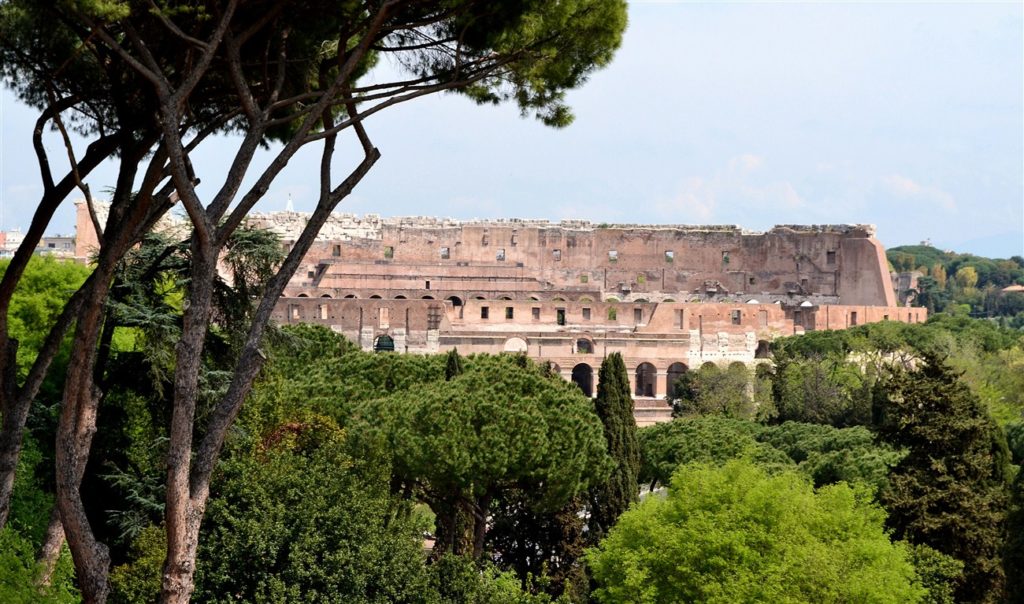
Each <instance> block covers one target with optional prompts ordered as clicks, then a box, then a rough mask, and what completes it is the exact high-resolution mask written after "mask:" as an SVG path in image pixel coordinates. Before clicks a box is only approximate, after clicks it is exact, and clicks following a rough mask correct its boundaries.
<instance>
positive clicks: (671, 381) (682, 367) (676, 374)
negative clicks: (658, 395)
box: [665, 363, 687, 394]
mask: <svg viewBox="0 0 1024 604" xmlns="http://www.w3.org/2000/svg"><path fill="white" fill-rule="evenodd" d="M686 369H687V368H686V363H672V364H671V365H669V366H668V371H667V374H668V376H667V378H666V381H665V392H668V393H669V394H671V393H672V387H673V386H675V384H676V382H678V381H679V378H681V377H683V375H684V374H685V373H686Z"/></svg>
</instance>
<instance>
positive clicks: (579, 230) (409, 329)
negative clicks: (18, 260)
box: [79, 208, 927, 424]
mask: <svg viewBox="0 0 1024 604" xmlns="http://www.w3.org/2000/svg"><path fill="white" fill-rule="evenodd" d="M80 210H81V208H80ZM79 214H80V215H79V229H80V230H79V233H82V232H83V230H82V229H86V230H88V229H90V225H91V223H90V222H89V220H88V217H87V216H85V217H84V221H83V216H82V212H81V211H80V213H79ZM307 217H308V215H306V214H303V213H299V212H275V213H271V214H257V215H254V216H253V217H252V218H251V220H250V222H251V223H252V224H253V225H255V226H260V227H264V228H268V229H271V230H273V231H275V232H277V233H278V234H279V235H280V236H281V238H282V241H283V245H284V246H285V247H286V248H287V247H288V246H290V245H291V243H292V242H294V240H295V238H296V237H297V236H298V233H299V231H300V230H301V229H302V227H303V226H304V225H305V221H306V220H307ZM79 241H83V242H85V241H87V238H82V237H79ZM926 317H927V311H926V310H925V309H923V308H912V307H907V306H898V305H897V302H896V298H895V296H894V294H893V287H892V279H891V277H890V274H889V271H888V268H887V262H886V259H885V253H884V250H883V248H882V245H881V244H880V243H879V242H878V240H877V239H875V238H874V228H873V227H872V226H867V225H827V226H795V225H785V226H776V227H775V228H773V229H771V230H770V231H767V232H764V233H753V232H747V231H744V230H742V229H740V228H738V227H735V226H685V225H657V226H652V225H606V224H600V225H597V224H592V223H589V222H585V221H562V222H560V223H549V222H547V221H538V220H498V221H469V222H460V221H454V220H443V219H435V218H424V217H413V218H381V217H379V216H376V215H367V216H362V217H358V216H355V215H350V214H336V215H334V216H333V217H332V218H331V220H330V221H329V222H328V224H327V225H326V226H325V227H324V229H323V230H322V231H321V233H320V235H319V237H318V239H317V242H316V243H315V244H314V247H313V248H312V249H311V250H310V252H309V254H307V256H306V258H305V260H304V261H303V264H302V267H301V268H300V270H299V271H298V272H297V273H296V275H295V277H294V278H293V279H292V281H291V283H290V284H289V287H288V288H287V290H286V292H285V296H284V297H283V298H282V299H281V302H280V303H279V304H278V306H277V309H276V310H275V313H274V320H276V321H277V322H279V323H282V324H288V323H295V322H306V323H318V324H322V325H325V326H329V327H330V328H331V329H333V330H334V331H336V332H338V333H341V334H343V335H345V337H346V338H348V339H350V340H351V341H353V342H356V343H358V345H359V346H361V347H362V348H363V349H364V350H375V349H376V350H381V349H387V350H390V349H392V348H393V349H394V350H396V351H399V352H407V353H437V352H446V351H448V350H450V349H452V348H458V350H459V352H460V353H462V354H471V353H483V352H486V353H500V352H524V353H526V354H527V355H528V356H529V357H531V358H533V359H535V360H537V361H539V362H550V363H552V364H553V366H554V367H555V368H556V370H557V371H558V372H559V373H560V374H561V375H562V376H563V377H564V378H565V379H567V380H572V381H573V382H575V383H577V384H578V385H579V386H580V388H581V389H582V390H583V391H584V392H585V393H587V394H588V395H592V394H593V393H594V392H595V390H596V380H597V368H598V367H599V366H600V363H601V359H602V358H603V357H604V356H605V355H606V354H608V353H611V352H620V353H622V355H623V357H624V359H625V361H626V366H627V368H628V369H629V372H630V380H631V385H632V388H633V392H634V395H635V398H636V403H637V419H638V422H639V423H641V424H644V423H649V422H652V421H657V420H659V419H664V418H666V417H667V407H666V406H665V404H664V397H665V395H666V393H667V392H668V389H669V386H670V384H671V383H672V381H673V380H674V379H675V378H676V377H678V375H680V374H681V373H682V372H684V371H687V370H688V369H689V368H691V367H698V366H700V365H701V364H703V363H708V362H711V363H716V364H721V365H728V364H729V363H733V362H741V363H745V364H752V363H755V362H757V360H758V359H759V358H764V357H766V356H767V349H768V342H769V341H771V340H772V339H774V338H776V337H780V336H785V335H793V334H799V333H803V332H804V331H809V330H820V329H844V328H847V327H850V326H853V325H859V324H863V323H871V322H876V321H882V320H892V321H903V322H921V321H924V320H925V319H926Z"/></svg>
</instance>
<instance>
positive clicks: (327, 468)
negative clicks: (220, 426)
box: [153, 417, 429, 604]
mask: <svg viewBox="0 0 1024 604" xmlns="http://www.w3.org/2000/svg"><path fill="white" fill-rule="evenodd" d="M365 454H366V452H365V451H363V452H362V454H361V455H365ZM222 471H223V473H224V476H223V480H222V481H221V483H220V486H219V488H218V492H217V495H216V496H215V497H214V498H212V499H211V501H210V510H209V514H208V518H207V523H208V526H209V529H208V531H207V533H206V540H205V542H204V545H203V547H202V548H201V549H200V555H199V569H198V575H199V576H198V587H197V592H196V596H195V597H196V599H197V600H199V601H203V602H234V601H239V600H242V601H264V602H296V603H298V602H339V601H342V600H344V601H346V602H365V603H371V602H378V603H381V604H384V603H389V602H419V601H423V600H424V599H425V598H424V595H423V594H422V592H424V591H425V590H426V588H427V586H428V584H429V580H428V578H427V576H426V573H425V568H424V566H423V558H422V556H423V553H422V534H423V529H424V524H423V519H422V518H419V517H418V516H416V515H396V514H395V513H394V510H395V502H394V501H393V498H392V496H391V494H390V493H389V491H388V478H389V474H390V471H389V466H388V464H387V460H386V458H382V457H380V456H371V457H362V458H361V459H356V458H354V457H353V456H352V455H351V454H350V453H349V452H348V451H347V450H346V445H345V441H344V434H343V433H342V432H341V431H340V430H339V429H338V428H337V427H336V426H335V425H334V423H333V422H332V421H331V420H329V419H326V418H316V417H310V418H308V419H306V420H305V421H301V422H300V421H292V422H290V423H287V424H284V425H282V426H279V427H278V428H277V429H276V430H272V431H271V432H269V433H268V434H266V435H265V436H263V438H262V439H261V440H260V442H258V443H256V444H255V447H254V450H252V452H251V453H249V454H246V455H238V456H235V457H234V458H232V459H231V460H229V461H227V462H225V464H224V465H223V470H222ZM153 588H154V590H153V594H154V595H155V593H156V592H157V591H158V590H159V583H156V584H154V585H153Z"/></svg>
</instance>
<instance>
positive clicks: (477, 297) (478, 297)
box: [473, 296, 487, 300]
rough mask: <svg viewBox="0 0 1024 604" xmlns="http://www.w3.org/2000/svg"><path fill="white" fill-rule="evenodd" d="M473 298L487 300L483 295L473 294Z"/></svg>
mask: <svg viewBox="0 0 1024 604" xmlns="http://www.w3.org/2000/svg"><path fill="white" fill-rule="evenodd" d="M473 299H474V300H486V299H487V298H485V297H483V296H473Z"/></svg>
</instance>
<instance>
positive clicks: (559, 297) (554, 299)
mask: <svg viewBox="0 0 1024 604" xmlns="http://www.w3.org/2000/svg"><path fill="white" fill-rule="evenodd" d="M551 301H552V302H565V298H563V297H561V296H556V297H554V298H552V299H551Z"/></svg>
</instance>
